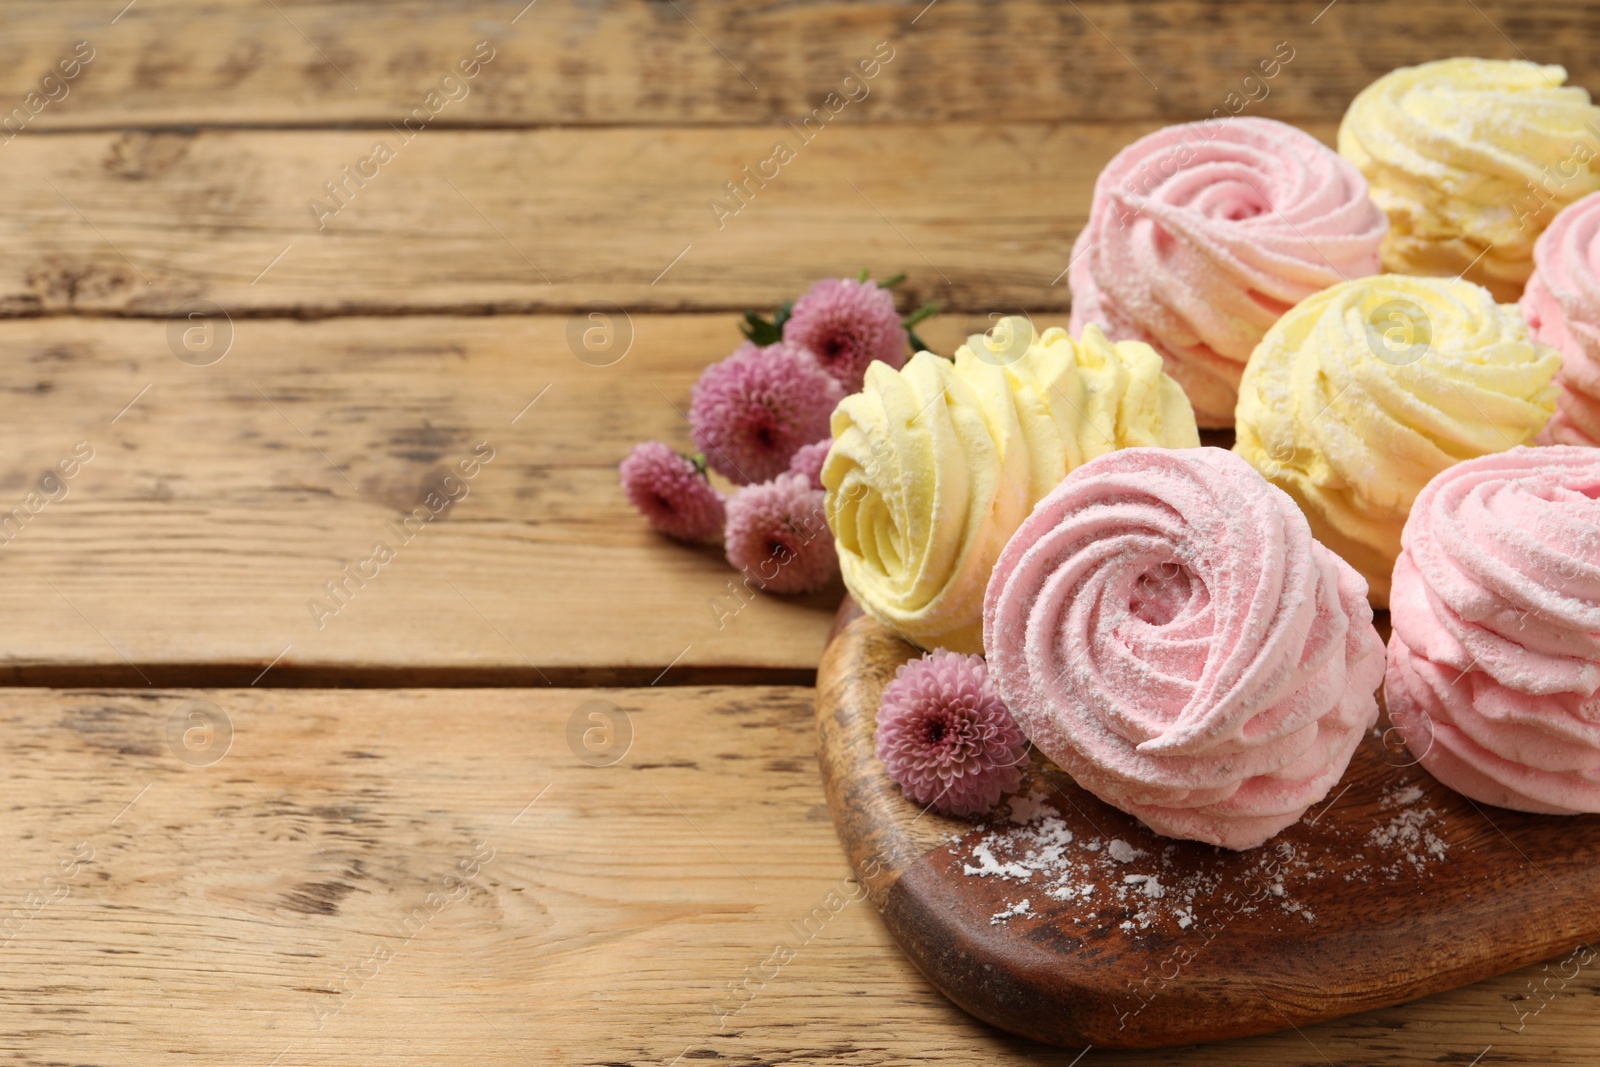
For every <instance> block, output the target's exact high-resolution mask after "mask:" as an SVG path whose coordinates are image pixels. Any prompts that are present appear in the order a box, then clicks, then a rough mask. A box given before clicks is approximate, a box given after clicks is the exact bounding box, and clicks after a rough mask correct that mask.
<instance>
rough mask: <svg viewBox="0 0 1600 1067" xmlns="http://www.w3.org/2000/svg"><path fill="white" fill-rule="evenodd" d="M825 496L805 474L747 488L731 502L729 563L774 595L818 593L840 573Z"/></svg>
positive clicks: (728, 539) (729, 502) (727, 532)
mask: <svg viewBox="0 0 1600 1067" xmlns="http://www.w3.org/2000/svg"><path fill="white" fill-rule="evenodd" d="M822 500H823V493H822V490H820V489H813V488H811V483H809V482H807V481H806V478H805V475H803V474H780V475H778V476H777V477H776V478H774V479H772V481H770V482H763V483H761V484H760V485H747V486H745V487H744V488H743V489H741V490H739V491H738V492H737V493H735V494H734V495H733V499H732V500H730V501H728V526H727V530H726V531H725V533H724V540H725V541H726V542H727V549H728V562H729V563H731V564H733V565H734V566H735V567H737V568H739V569H740V570H741V571H744V572H745V573H746V574H748V575H750V577H751V578H752V579H754V580H755V581H756V583H757V584H759V585H760V586H761V588H763V589H765V590H767V591H769V592H773V593H812V592H815V591H816V590H818V589H821V588H822V587H823V586H825V585H827V584H828V583H829V582H830V581H832V580H833V577H834V575H836V574H838V573H839V557H838V556H837V555H836V554H835V553H834V550H833V534H831V533H829V532H828V522H827V519H826V517H825V516H824V514H823V510H822Z"/></svg>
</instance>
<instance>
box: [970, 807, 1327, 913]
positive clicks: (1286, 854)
mask: <svg viewBox="0 0 1600 1067" xmlns="http://www.w3.org/2000/svg"><path fill="white" fill-rule="evenodd" d="M960 848H961V845H960V843H959V842H955V843H952V847H951V851H952V853H953V854H958V853H959V850H960ZM1177 851H1178V846H1177V845H1176V844H1171V845H1167V846H1165V847H1163V848H1161V849H1160V850H1159V851H1157V852H1152V851H1151V850H1149V849H1146V848H1139V847H1137V846H1135V845H1133V844H1132V843H1130V842H1128V841H1125V840H1123V839H1122V838H1110V839H1106V838H1103V837H1088V838H1083V839H1079V838H1075V837H1074V835H1073V833H1072V831H1071V830H1069V829H1068V828H1067V824H1066V822H1065V821H1064V820H1063V819H1062V818H1061V814H1060V812H1059V811H1057V809H1056V808H1055V807H1054V806H1052V805H1051V804H1050V803H1049V801H1048V800H1047V799H1046V794H1044V793H1042V792H1033V793H1030V794H1028V795H1026V796H1018V797H1014V798H1012V800H1011V810H1010V814H1009V816H1008V818H1007V819H1006V820H1005V821H1004V822H1001V823H998V824H996V825H994V826H993V827H991V828H990V829H989V832H987V833H985V834H984V835H983V836H982V837H981V838H979V839H978V840H977V841H976V842H974V843H972V844H971V846H970V848H969V850H968V851H967V854H966V855H965V856H963V857H962V859H963V863H962V871H963V873H964V874H966V875H968V876H970V877H978V878H999V879H1001V880H1002V881H1005V882H1011V883H1015V884H1017V885H1018V886H1023V885H1026V886H1028V887H1029V888H1030V889H1031V890H1032V892H1030V894H1029V896H1028V897H1024V898H1022V899H1020V900H1018V901H1016V902H1014V903H1013V902H1008V903H1007V907H1006V909H1005V910H1004V911H1000V912H996V913H995V914H994V915H993V916H991V917H990V922H991V923H992V924H995V925H999V924H1001V923H1006V924H1008V925H1009V924H1010V923H1011V922H1012V920H1015V919H1022V918H1027V919H1032V920H1038V919H1040V918H1042V916H1041V915H1040V913H1039V912H1038V911H1036V910H1034V907H1033V901H1034V900H1035V899H1037V898H1036V894H1037V893H1038V892H1041V891H1042V892H1043V894H1044V896H1045V897H1046V898H1048V899H1049V900H1053V901H1061V902H1065V901H1083V902H1085V903H1088V902H1090V901H1093V902H1094V904H1095V907H1096V910H1095V911H1093V912H1090V913H1088V914H1087V915H1084V916H1078V917H1075V918H1074V921H1075V922H1079V923H1082V922H1092V921H1093V920H1096V919H1098V918H1099V916H1100V910H1101V909H1107V910H1109V911H1110V912H1111V915H1109V916H1108V917H1107V921H1108V922H1111V923H1113V924H1115V925H1117V926H1118V928H1120V929H1122V930H1124V931H1126V932H1128V933H1138V932H1139V931H1142V930H1149V929H1151V928H1152V927H1157V926H1165V927H1167V928H1169V929H1171V930H1180V931H1181V930H1188V929H1190V928H1191V927H1194V926H1196V925H1198V924H1200V922H1201V916H1202V915H1203V914H1205V913H1206V912H1207V911H1208V910H1219V909H1220V908H1221V906H1222V905H1221V900H1222V899H1227V900H1229V901H1231V902H1232V906H1233V910H1234V911H1235V912H1237V913H1242V914H1254V913H1256V912H1257V911H1259V910H1260V909H1261V908H1262V907H1274V908H1280V909H1281V910H1282V911H1283V912H1284V913H1285V914H1289V915H1299V916H1300V917H1301V918H1302V919H1304V920H1306V921H1314V916H1313V915H1312V913H1311V912H1310V911H1308V910H1306V909H1305V908H1304V906H1303V905H1301V904H1300V903H1298V902H1296V901H1294V900H1293V899H1291V898H1290V897H1289V895H1288V893H1287V890H1286V889H1285V886H1284V880H1283V878H1284V872H1285V871H1286V870H1290V869H1293V870H1294V871H1295V872H1296V874H1297V875H1298V876H1304V877H1306V878H1315V877H1319V876H1320V872H1318V871H1316V870H1315V869H1314V868H1313V867H1312V865H1310V864H1308V863H1306V862H1305V861H1304V860H1299V859H1298V858H1297V857H1296V856H1295V850H1294V847H1293V846H1292V845H1289V844H1287V843H1280V845H1279V846H1278V847H1277V848H1275V849H1273V848H1269V849H1263V850H1261V851H1260V854H1259V855H1258V856H1256V857H1255V862H1254V864H1253V866H1252V867H1251V868H1250V875H1249V876H1248V877H1247V881H1248V882H1250V886H1249V888H1251V889H1252V896H1253V899H1252V900H1251V901H1248V902H1246V901H1245V900H1244V898H1243V897H1241V896H1239V894H1238V892H1237V890H1238V889H1242V888H1246V887H1244V886H1236V887H1234V891H1229V892H1224V893H1222V894H1221V896H1220V897H1219V890H1222V883H1223V880H1224V879H1223V876H1222V875H1220V874H1218V873H1215V872H1187V873H1186V872H1184V871H1182V870H1180V869H1179V867H1178V866H1177V864H1176V863H1175V862H1174V857H1175V856H1176V854H1177ZM1214 898H1216V899H1214ZM1119 914H1120V915H1121V916H1123V917H1122V918H1121V920H1120V922H1118V919H1117V916H1118V915H1119Z"/></svg>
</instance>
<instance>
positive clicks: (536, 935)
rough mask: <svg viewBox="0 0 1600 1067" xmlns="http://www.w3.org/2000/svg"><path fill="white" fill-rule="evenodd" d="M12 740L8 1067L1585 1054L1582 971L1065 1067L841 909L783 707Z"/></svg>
mask: <svg viewBox="0 0 1600 1067" xmlns="http://www.w3.org/2000/svg"><path fill="white" fill-rule="evenodd" d="M593 699H603V700H607V701H610V702H612V703H613V704H615V705H616V706H617V707H618V708H620V709H621V710H622V711H624V712H626V713H627V716H628V719H629V722H630V723H631V726H632V732H633V736H632V743H631V747H630V748H629V749H628V751H627V753H626V754H625V755H624V756H623V757H622V758H621V759H620V760H619V761H618V762H616V763H615V764H613V765H611V766H608V767H595V766H589V765H586V764H584V763H582V762H580V761H579V760H578V759H577V758H576V756H575V755H574V754H573V750H572V749H571V748H570V747H569V745H568V741H567V730H568V724H569V721H570V720H571V718H572V717H573V713H574V712H575V711H576V710H577V709H578V708H579V707H580V706H581V705H582V704H584V703H585V702H587V701H590V700H593ZM196 700H199V701H206V702H209V704H210V705H212V706H213V707H214V708H215V709H216V711H213V712H210V714H212V715H213V717H214V718H215V721H217V722H218V723H220V722H221V721H222V720H221V718H220V717H219V716H217V712H222V713H225V714H226V716H227V719H228V721H229V722H230V723H231V725H232V729H233V736H232V742H231V746H230V747H229V749H228V751H227V753H226V755H225V756H223V757H222V758H221V759H220V760H219V761H217V762H214V763H211V764H210V765H207V766H199V765H194V764H191V763H185V762H182V761H180V760H179V759H178V758H177V757H176V756H175V755H174V752H175V751H176V750H175V749H174V748H173V747H170V746H169V742H168V722H169V720H170V719H171V718H172V717H173V715H174V713H178V715H179V721H180V723H189V722H190V720H189V719H188V718H187V716H188V714H189V712H190V711H192V710H193V708H192V706H191V705H190V702H191V701H196ZM613 714H614V713H613ZM585 721H587V720H585ZM618 721H620V720H618ZM0 722H3V723H4V724H5V729H6V733H7V740H8V745H9V751H10V752H11V754H12V759H11V761H10V762H9V763H8V768H7V773H6V774H5V775H4V776H3V777H0V835H3V840H4V842H5V851H6V863H5V865H4V869H3V870H0V904H3V905H4V907H5V911H4V913H3V914H0V923H3V924H4V933H3V934H0V941H3V942H4V947H3V948H0V959H3V960H4V961H5V964H6V966H5V967H4V968H3V969H0V1055H3V1056H4V1057H5V1058H6V1059H7V1060H8V1061H9V1062H15V1063H19V1064H43V1063H62V1062H66V1063H76V1064H92V1065H101V1067H116V1065H133V1067H143V1065H145V1064H164V1063H173V1062H195V1063H206V1064H217V1065H233V1064H238V1065H241V1067H245V1065H261V1064H268V1063H272V1062H274V1058H276V1062H277V1064H278V1067H301V1065H313V1064H314V1065H318V1067H324V1065H329V1064H366V1063H375V1062H381V1063H393V1064H413V1063H416V1064H481V1063H536V1064H542V1063H563V1064H603V1063H604V1064H637V1065H641V1067H642V1065H646V1064H654V1065H662V1064H669V1063H672V1062H673V1061H674V1060H675V1059H677V1060H678V1061H679V1062H680V1063H687V1062H696V1061H699V1060H703V1059H716V1060H718V1061H719V1062H726V1063H730V1064H736V1065H746V1064H749V1065H755V1064H771V1063H779V1062H781V1063H788V1064H800V1065H808V1064H817V1065H822V1064H860V1065H867V1064H877V1063H886V1062H906V1061H910V1060H915V1061H917V1062H927V1063H935V1064H949V1065H951V1067H955V1065H959V1064H971V1063H975V1062H995V1061H1000V1062H1007V1063H1036V1064H1048V1065H1053V1067H1068V1065H1069V1064H1073V1063H1076V1064H1077V1065H1078V1067H1157V1065H1160V1067H1170V1065H1176V1064H1183V1065H1185V1067H1192V1065H1216V1067H1258V1065H1259V1067H1268V1065H1270V1067H1283V1065H1286V1064H1292V1065H1299V1064H1318V1063H1324V1062H1329V1061H1331V1062H1334V1063H1341V1064H1347V1063H1361V1064H1363V1065H1368V1067H1400V1065H1406V1067H1412V1065H1417V1067H1420V1065H1424V1064H1439V1063H1444V1064H1461V1065H1465V1064H1467V1063H1469V1062H1471V1061H1472V1058H1473V1057H1474V1056H1476V1055H1478V1054H1479V1053H1480V1052H1482V1051H1483V1049H1484V1047H1485V1045H1489V1044H1491V1043H1492V1044H1493V1046H1494V1047H1493V1050H1492V1051H1491V1052H1490V1053H1489V1054H1488V1055H1487V1056H1485V1057H1484V1058H1483V1060H1482V1061H1480V1062H1481V1063H1483V1064H1487V1065H1489V1067H1494V1065H1510V1064H1524V1065H1530V1067H1531V1065H1535V1064H1537V1065H1540V1067H1548V1065H1550V1064H1578V1063H1584V1062H1589V1060H1590V1059H1591V1058H1592V1050H1593V1048H1594V1040H1595V1039H1594V1036H1593V1024H1592V1014H1593V1013H1592V1010H1591V1009H1592V1003H1593V998H1594V997H1595V996H1596V994H1597V993H1600V979H1597V978H1596V974H1595V971H1594V969H1593V968H1589V969H1587V970H1585V971H1583V972H1582V973H1581V974H1579V975H1578V976H1577V978H1576V979H1575V980H1572V981H1569V982H1566V983H1565V987H1564V988H1562V986H1561V985H1560V984H1559V983H1558V982H1557V981H1550V982H1549V989H1550V990H1551V992H1549V993H1545V994H1543V999H1540V1000H1534V999H1533V998H1532V994H1531V993H1530V991H1529V988H1528V987H1529V986H1530V984H1531V985H1533V987H1534V988H1535V989H1538V988H1540V984H1541V983H1543V982H1545V981H1547V980H1549V975H1552V974H1554V973H1555V971H1556V968H1555V967H1552V968H1551V969H1550V972H1548V974H1547V973H1546V972H1544V971H1541V970H1540V969H1539V968H1537V967H1535V968H1530V969H1528V970H1525V971H1523V972H1521V973H1520V974H1517V975H1512V976H1507V977H1505V978H1502V979H1497V980H1495V981H1492V982H1486V983H1482V984H1480V985H1477V986H1474V987H1472V988H1469V989H1465V990H1459V991H1457V992H1455V993H1451V994H1446V995H1442V996H1437V997H1433V998H1429V999H1427V1000H1423V1001H1420V1002H1418V1003H1415V1004H1412V1005H1409V1006H1407V1007H1406V1008H1404V1009H1403V1010H1402V1009H1394V1010H1388V1011H1381V1012H1370V1013H1367V1014H1364V1015H1360V1016H1356V1017H1353V1018H1350V1019H1346V1020H1342V1021H1340V1022H1335V1023H1328V1024H1324V1025H1321V1026H1313V1027H1302V1031H1301V1033H1298V1034H1297V1033H1295V1032H1294V1031H1286V1032H1284V1033H1281V1034H1275V1035H1271V1036H1267V1037H1263V1038H1257V1039H1253V1040H1249V1041H1241V1042H1231V1043H1224V1044H1219V1045H1213V1046H1207V1047H1202V1048H1195V1049H1184V1050H1169V1051H1164V1052H1154V1053H1143V1054H1141V1053H1134V1054H1117V1053H1109V1052H1105V1051H1103V1050H1101V1049H1099V1048H1096V1049H1093V1050H1091V1051H1089V1052H1088V1053H1087V1054H1085V1055H1083V1056H1082V1058H1081V1059H1075V1057H1078V1056H1079V1055H1080V1053H1082V1049H1081V1048H1080V1049H1070V1050H1064V1051H1059V1050H1052V1049H1049V1048H1046V1047H1044V1046H1040V1045H1036V1044H1033V1043H1031V1042H1028V1041H1024V1040H1022V1039H1019V1038H1012V1037H1009V1036H1007V1035H1005V1034H1003V1033H1001V1032H1000V1031H998V1030H993V1029H991V1028H989V1027H987V1026H984V1025H983V1024H981V1023H978V1022H977V1021H976V1020H974V1019H972V1018H971V1017H970V1016H968V1015H966V1014H965V1013H963V1012H962V1011H960V1010H958V1009H957V1008H956V1007H954V1006H953V1005H951V1004H950V1003H949V1002H948V1001H946V1000H945V999H944V998H943V997H942V996H941V995H939V993H938V992H936V991H935V990H934V989H933V988H932V987H931V986H930V985H928V983H927V982H926V981H924V980H923V979H922V978H921V976H920V975H918V974H917V973H916V971H915V970H913V969H912V967H911V966H910V964H909V963H907V962H906V960H905V958H904V957H903V956H902V955H901V953H900V951H899V950H898V949H897V948H896V946H895V945H894V943H893V942H892V941H891V940H890V939H889V937H888V935H887V934H886V933H885V932H884V930H883V927H882V924H881V923H880V922H879V920H878V917H877V916H876V914H874V913H873V910H872V909H871V908H870V907H868V906H866V904H865V903H863V902H860V900H859V898H860V895H861V890H860V888H859V886H858V885H857V884H856V883H855V882H854V881H853V880H852V879H851V877H850V874H849V868H848V866H847V865H846V862H845V859H844V856H843V855H842V854H841V852H840V849H839V845H838V842H837V840H836V838H835V836H834V831H833V827H832V825H831V822H830V820H829V818H828V813H827V808H826V806H825V804H824V799H823V795H822V790H821V788H820V786H819V784H818V782H817V778H816V770H815V765H814V763H813V762H812V761H813V760H814V758H815V753H816V734H815V730H814V726H813V715H812V707H811V693H810V692H809V691H805V690H797V689H778V688H739V689H733V690H725V689H676V690H666V691H660V690H655V691H652V690H611V691H596V690H578V691H568V690H538V691H526V690H502V691H495V692H485V691H482V690H473V691H449V690H431V691H411V692H406V691H400V692H347V691H345V692H321V691H305V690H301V691H293V692H286V691H277V692H262V691H259V690H213V691H202V692H194V691H137V692H130V691H115V690H111V691H81V692H52V691H46V690H21V691H18V690H7V691H0ZM177 750H183V751H189V752H191V753H192V752H193V750H190V749H183V746H182V745H181V744H180V745H179V746H178V749H177ZM213 751H214V750H213ZM191 758H194V756H193V755H191ZM530 804H531V806H530ZM463 864H465V866H464V867H463V866H462V865H463ZM474 867H475V868H476V870H475V871H474ZM780 948H782V949H786V950H787V953H780V954H779V955H778V956H777V957H776V959H779V960H782V961H783V962H781V963H777V962H773V963H769V962H768V961H771V960H774V958H775V957H774V953H775V952H778V950H779V949H780ZM1516 998H1527V999H1524V1000H1518V999H1516ZM1546 1001H1548V1002H1546ZM1534 1006H1540V1007H1542V1010H1540V1011H1539V1012H1538V1014H1536V1015H1535V1014H1531V1011H1532V1008H1533V1007H1534ZM1518 1007H1520V1008H1521V1010H1522V1011H1523V1012H1524V1013H1525V1014H1524V1018H1523V1020H1522V1029H1521V1031H1520V1032H1516V1033H1513V1032H1510V1031H1507V1030H1501V1029H1499V1024H1500V1023H1501V1022H1502V1021H1503V1022H1505V1023H1506V1024H1508V1025H1509V1026H1512V1027H1515V1026H1516V1025H1518V1022H1517V1015H1516V1013H1515V1011H1514V1010H1513V1009H1514V1008H1518ZM1324 1056H1326V1057H1327V1060H1326V1061H1325V1060H1324V1058H1323V1057H1324Z"/></svg>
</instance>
